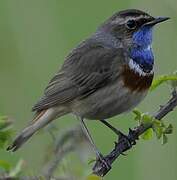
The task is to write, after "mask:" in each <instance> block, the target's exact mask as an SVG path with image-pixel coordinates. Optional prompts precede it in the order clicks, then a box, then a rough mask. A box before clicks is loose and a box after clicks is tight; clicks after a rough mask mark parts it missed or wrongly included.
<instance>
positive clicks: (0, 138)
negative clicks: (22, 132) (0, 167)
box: [0, 130, 12, 148]
mask: <svg viewBox="0 0 177 180" xmlns="http://www.w3.org/2000/svg"><path fill="white" fill-rule="evenodd" d="M11 135H12V131H11V130H6V131H0V148H4V146H5V145H6V143H7V142H9V141H10V139H11Z"/></svg>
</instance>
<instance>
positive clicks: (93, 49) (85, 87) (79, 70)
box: [32, 41, 123, 111]
mask: <svg viewBox="0 0 177 180" xmlns="http://www.w3.org/2000/svg"><path fill="white" fill-rule="evenodd" d="M122 52H123V51H122V50H121V49H113V48H107V47H103V46H102V45H100V44H96V43H89V42H87V41H85V42H83V43H82V44H81V45H80V46H78V48H76V49H74V50H73V51H72V52H71V53H70V55H69V56H68V57H67V58H66V60H65V62H64V65H63V66H62V68H61V70H60V71H59V72H58V73H57V74H56V75H55V76H54V77H53V78H52V80H51V81H50V82H49V85H48V86H47V88H46V89H45V92H44V96H43V97H42V98H41V99H40V100H39V101H38V102H37V104H35V105H34V107H33V109H32V110H33V111H41V110H44V109H47V108H49V107H52V106H56V105H60V104H64V103H69V102H71V101H73V100H74V99H75V98H85V97H87V96H88V95H90V94H92V93H94V92H95V91H97V90H98V89H99V88H102V87H104V86H106V85H108V84H109V83H112V82H113V81H114V80H115V79H116V77H117V76H118V75H119V64H120V60H119V59H120V58H119V57H120V56H121V55H123V54H122Z"/></svg>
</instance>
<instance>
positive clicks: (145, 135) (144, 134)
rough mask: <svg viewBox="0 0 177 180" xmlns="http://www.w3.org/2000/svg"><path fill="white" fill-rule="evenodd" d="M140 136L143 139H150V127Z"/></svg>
mask: <svg viewBox="0 0 177 180" xmlns="http://www.w3.org/2000/svg"><path fill="white" fill-rule="evenodd" d="M141 138H142V139H144V140H150V139H152V138H153V130H152V128H149V129H148V130H147V131H146V132H144V133H143V134H142V135H141Z"/></svg>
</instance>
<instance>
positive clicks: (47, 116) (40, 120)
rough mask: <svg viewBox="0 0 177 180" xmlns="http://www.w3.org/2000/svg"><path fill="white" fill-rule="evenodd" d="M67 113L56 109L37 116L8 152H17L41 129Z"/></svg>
mask: <svg viewBox="0 0 177 180" xmlns="http://www.w3.org/2000/svg"><path fill="white" fill-rule="evenodd" d="M66 113H67V112H66V110H64V109H63V108H61V109H60V110H59V109H55V108H50V109H47V110H43V111H41V112H40V113H38V114H37V116H36V117H35V118H34V119H33V121H32V122H31V123H30V125H28V126H27V127H26V128H25V129H24V130H23V131H22V132H21V133H20V134H19V135H18V136H17V137H16V138H15V140H14V141H13V143H12V145H10V146H9V147H8V148H7V150H8V151H10V150H11V151H13V152H14V151H16V150H17V149H19V148H20V147H21V146H22V145H23V144H24V143H25V142H26V141H27V140H28V139H29V138H30V137H31V136H32V135H33V134H34V133H36V132H37V131H38V130H39V129H41V128H43V127H44V126H45V125H47V124H48V123H49V122H51V121H52V120H54V119H56V118H57V117H60V116H63V115H65V114H66Z"/></svg>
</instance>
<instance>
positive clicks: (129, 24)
mask: <svg viewBox="0 0 177 180" xmlns="http://www.w3.org/2000/svg"><path fill="white" fill-rule="evenodd" d="M126 26H127V28H128V29H135V28H136V26H137V24H136V21H135V20H133V19H132V20H128V21H127V23H126Z"/></svg>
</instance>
